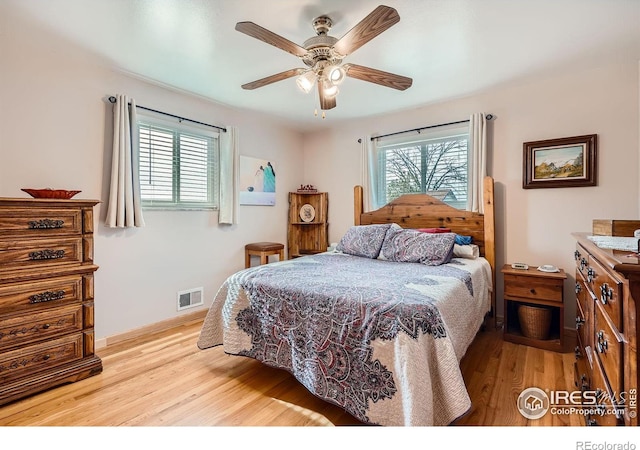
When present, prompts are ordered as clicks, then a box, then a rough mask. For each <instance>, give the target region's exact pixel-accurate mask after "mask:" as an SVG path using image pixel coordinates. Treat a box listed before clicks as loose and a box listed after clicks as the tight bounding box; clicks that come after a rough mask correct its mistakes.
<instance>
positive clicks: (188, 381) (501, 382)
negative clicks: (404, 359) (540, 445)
mask: <svg viewBox="0 0 640 450" xmlns="http://www.w3.org/2000/svg"><path fill="white" fill-rule="evenodd" d="M200 326H201V321H200V320H196V321H193V322H189V323H186V324H183V325H181V326H178V327H174V328H171V329H168V330H165V331H161V332H157V333H153V334H150V335H147V336H141V337H138V338H136V339H132V340H130V341H125V342H119V343H116V344H113V345H109V346H108V347H107V348H104V349H102V350H100V351H98V354H99V356H100V357H101V358H102V361H103V365H104V371H103V372H102V373H101V374H100V375H97V376H94V377H91V378H88V379H86V380H82V381H79V382H76V383H73V384H69V385H65V386H61V387H58V388H55V389H52V390H49V391H46V392H43V393H40V394H37V395H34V396H32V397H29V398H26V399H23V400H20V401H17V402H14V403H11V404H8V405H5V406H2V407H0V425H2V426H36V425H42V426H110V427H111V426H174V425H175V426H238V425H242V426H340V425H361V424H360V422H358V421H357V420H356V419H354V418H353V417H352V416H350V415H349V414H347V413H345V412H344V411H342V410H341V409H340V408H338V407H336V406H333V405H330V404H328V403H326V402H324V401H322V400H320V399H318V398H316V397H315V396H314V395H312V394H311V393H309V392H308V391H307V390H306V389H305V388H304V387H302V385H301V384H300V383H298V382H297V381H296V380H295V379H294V378H293V377H292V376H291V375H290V374H289V373H287V372H285V371H282V370H278V369H272V368H269V367H267V366H264V365H263V364H261V363H259V362H257V361H255V360H252V359H249V358H243V357H238V356H229V355H226V354H225V353H224V352H223V350H222V347H216V348H213V349H208V350H204V351H202V350H199V349H198V348H197V347H196V341H197V338H198V334H199V331H200ZM573 360H574V357H573V354H572V353H564V354H559V353H554V352H550V351H544V350H539V349H535V348H531V347H525V346H521V345H517V344H512V343H509V342H503V341H502V338H501V333H499V332H495V331H492V332H481V333H480V334H479V335H478V336H477V338H476V340H475V341H474V343H473V344H472V346H471V347H470V349H469V351H468V352H467V356H466V357H465V358H464V359H463V361H462V364H461V367H462V370H463V374H464V376H465V380H466V382H467V385H468V389H469V392H470V395H471V399H472V402H473V407H472V409H471V410H470V411H469V413H468V414H466V415H465V416H464V417H462V418H460V419H458V421H457V422H456V423H455V425H464V426H475V425H503V426H504V425H520V426H528V425H580V424H581V422H580V420H581V419H580V417H579V416H577V415H569V416H553V415H550V414H547V415H546V416H545V417H543V418H542V419H539V420H527V419H525V418H524V417H522V415H521V414H520V413H519V412H518V411H517V409H516V399H517V397H518V395H519V394H520V392H521V391H522V390H523V389H524V388H527V387H531V386H536V387H540V388H542V389H547V388H548V389H569V390H573V375H572V374H573Z"/></svg>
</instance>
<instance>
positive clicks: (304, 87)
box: [296, 70, 316, 94]
mask: <svg viewBox="0 0 640 450" xmlns="http://www.w3.org/2000/svg"><path fill="white" fill-rule="evenodd" d="M315 82H316V74H315V73H313V71H311V70H308V71H306V72H305V73H303V74H302V75H300V76H299V77H298V78H297V79H296V84H297V85H298V87H299V88H300V90H301V91H302V92H304V93H305V94H308V93H309V92H311V88H313V85H314V84H315Z"/></svg>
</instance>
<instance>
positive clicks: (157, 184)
mask: <svg viewBox="0 0 640 450" xmlns="http://www.w3.org/2000/svg"><path fill="white" fill-rule="evenodd" d="M138 131H139V145H140V147H139V155H140V160H139V176H140V194H141V198H142V202H143V206H145V207H151V208H164V209H215V208H217V207H218V176H217V173H218V151H219V148H218V133H217V132H206V131H203V130H189V129H187V128H185V127H184V126H182V125H180V126H178V125H173V126H172V125H168V124H163V123H159V122H155V121H149V120H139V121H138Z"/></svg>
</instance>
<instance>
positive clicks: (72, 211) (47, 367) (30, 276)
mask: <svg viewBox="0 0 640 450" xmlns="http://www.w3.org/2000/svg"><path fill="white" fill-rule="evenodd" d="M97 203H98V201H96V200H50V199H14V198H0V405H1V404H5V403H8V402H11V401H13V400H16V399H19V398H22V397H25V396H27V395H31V394H34V393H36V392H39V391H42V390H45V389H48V388H51V387H54V386H57V385H60V384H63V383H68V382H73V381H77V380H80V379H83V378H86V377H89V376H92V375H96V374H98V373H100V372H101V371H102V361H101V360H100V358H98V356H96V355H95V353H94V348H95V345H94V333H93V326H94V321H93V319H94V311H93V293H94V288H93V286H94V285H93V275H94V272H95V271H96V270H97V269H98V266H96V265H95V264H94V263H93V207H94V206H95V205H96V204H97Z"/></svg>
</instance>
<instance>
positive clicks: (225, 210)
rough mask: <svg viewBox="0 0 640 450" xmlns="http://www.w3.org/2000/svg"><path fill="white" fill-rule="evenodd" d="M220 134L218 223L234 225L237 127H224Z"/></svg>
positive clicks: (238, 163)
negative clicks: (224, 130) (224, 129)
mask: <svg viewBox="0 0 640 450" xmlns="http://www.w3.org/2000/svg"><path fill="white" fill-rule="evenodd" d="M226 129H227V131H226V133H225V132H221V133H220V210H219V211H218V223H219V224H226V225H234V224H236V223H238V219H237V210H238V206H237V205H238V195H239V194H238V177H239V173H240V167H239V166H240V155H239V145H238V129H237V127H230V126H227V127H226Z"/></svg>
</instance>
